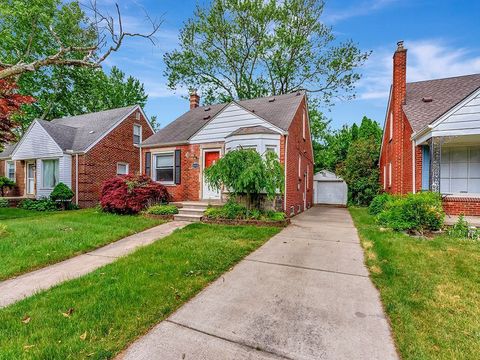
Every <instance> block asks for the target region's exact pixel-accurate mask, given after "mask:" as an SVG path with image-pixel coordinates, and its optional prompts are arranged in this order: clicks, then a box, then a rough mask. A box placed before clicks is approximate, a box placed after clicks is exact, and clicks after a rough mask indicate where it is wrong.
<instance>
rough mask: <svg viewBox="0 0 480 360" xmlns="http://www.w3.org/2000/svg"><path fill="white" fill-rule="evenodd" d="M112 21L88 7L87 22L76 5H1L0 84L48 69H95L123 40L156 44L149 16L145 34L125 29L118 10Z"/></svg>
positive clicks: (6, 0)
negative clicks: (148, 27)
mask: <svg viewBox="0 0 480 360" xmlns="http://www.w3.org/2000/svg"><path fill="white" fill-rule="evenodd" d="M115 9H116V15H115V17H113V16H110V15H108V14H106V13H103V12H102V11H101V10H100V8H99V7H98V6H97V4H96V0H91V1H90V6H88V12H89V14H90V16H87V15H86V14H85V12H84V11H82V9H81V8H80V4H79V2H78V1H67V2H63V1H61V0H3V1H1V2H0V34H2V41H1V45H0V79H5V78H11V77H18V76H20V75H22V74H24V73H28V72H35V71H38V70H41V69H44V68H51V67H52V66H78V67H89V68H96V67H99V66H100V65H101V64H102V63H103V62H104V61H105V60H106V59H107V58H108V57H109V56H110V55H111V54H112V53H114V52H116V51H118V50H119V49H120V47H121V46H122V44H123V42H124V41H125V39H127V38H138V37H142V38H146V39H148V40H150V41H152V42H154V41H155V39H154V35H155V33H156V32H157V31H158V29H159V27H160V23H159V22H157V21H153V20H152V19H151V18H150V17H149V16H148V15H147V16H146V21H147V22H149V23H150V24H151V31H150V32H148V33H137V32H128V31H126V30H125V29H124V28H123V23H122V16H121V13H120V7H119V6H118V4H116V8H115Z"/></svg>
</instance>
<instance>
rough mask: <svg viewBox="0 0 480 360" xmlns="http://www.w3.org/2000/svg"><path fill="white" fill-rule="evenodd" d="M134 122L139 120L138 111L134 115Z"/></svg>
mask: <svg viewBox="0 0 480 360" xmlns="http://www.w3.org/2000/svg"><path fill="white" fill-rule="evenodd" d="M135 120H140V111H137V112H136V113H135Z"/></svg>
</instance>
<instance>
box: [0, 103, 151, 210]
mask: <svg viewBox="0 0 480 360" xmlns="http://www.w3.org/2000/svg"><path fill="white" fill-rule="evenodd" d="M153 133H154V131H153V129H152V127H151V125H150V123H149V122H148V120H147V118H146V116H145V114H144V112H143V110H142V109H141V107H140V106H138V105H135V106H128V107H124V108H119V109H113V110H107V111H100V112H96V113H90V114H85V115H79V116H72V117H65V118H61V119H55V120H52V121H45V120H35V121H34V122H33V123H32V124H31V125H30V127H29V128H28V130H27V131H26V132H25V134H24V135H23V137H22V138H21V139H20V141H19V142H18V143H17V144H14V145H10V146H7V147H6V148H5V149H4V151H3V152H2V153H0V176H7V177H9V178H10V179H12V180H14V181H15V182H16V185H17V186H16V188H15V189H13V190H12V191H10V193H9V194H7V195H8V196H9V197H14V198H15V197H18V198H25V197H32V198H43V197H47V196H49V195H50V193H51V191H52V190H53V188H54V187H55V185H56V184H58V183H59V182H63V183H65V184H66V185H68V186H69V187H70V188H71V189H72V190H73V192H74V194H75V197H74V202H75V203H76V204H78V205H79V206H81V207H89V206H94V205H95V204H97V203H98V200H99V193H100V189H101V185H102V182H103V181H104V180H106V179H108V178H111V177H114V176H115V175H120V174H127V173H128V174H134V173H140V172H141V168H140V164H141V161H140V157H141V150H140V144H141V142H142V141H143V139H146V138H147V137H149V136H151V135H152V134H153Z"/></svg>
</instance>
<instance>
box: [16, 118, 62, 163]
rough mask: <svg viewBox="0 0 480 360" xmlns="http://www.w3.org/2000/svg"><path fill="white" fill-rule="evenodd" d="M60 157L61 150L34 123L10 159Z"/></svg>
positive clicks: (37, 124)
mask: <svg viewBox="0 0 480 360" xmlns="http://www.w3.org/2000/svg"><path fill="white" fill-rule="evenodd" d="M61 156H63V151H62V149H60V147H59V146H58V145H57V143H56V142H55V141H54V140H53V139H52V138H51V137H50V135H48V133H47V132H46V131H45V129H44V128H43V127H42V126H41V125H40V124H39V123H37V122H34V123H33V125H32V127H31V128H30V129H29V131H28V133H27V134H25V135H24V136H23V138H22V140H21V141H20V144H19V145H18V146H17V148H16V149H15V151H14V153H13V156H12V158H13V159H14V160H28V159H38V158H48V157H61Z"/></svg>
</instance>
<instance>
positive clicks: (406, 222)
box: [378, 192, 445, 234]
mask: <svg viewBox="0 0 480 360" xmlns="http://www.w3.org/2000/svg"><path fill="white" fill-rule="evenodd" d="M444 219H445V213H444V211H443V208H442V199H441V196H440V194H438V193H434V192H421V193H417V194H408V195H406V196H398V197H395V198H394V199H392V200H391V201H388V202H386V204H385V209H384V210H383V211H382V212H381V213H380V214H379V215H378V221H379V222H380V224H382V225H385V226H388V227H390V228H392V229H394V230H397V231H417V232H420V233H421V234H423V232H424V231H426V230H431V231H433V230H440V229H441V228H442V226H443V222H444Z"/></svg>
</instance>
